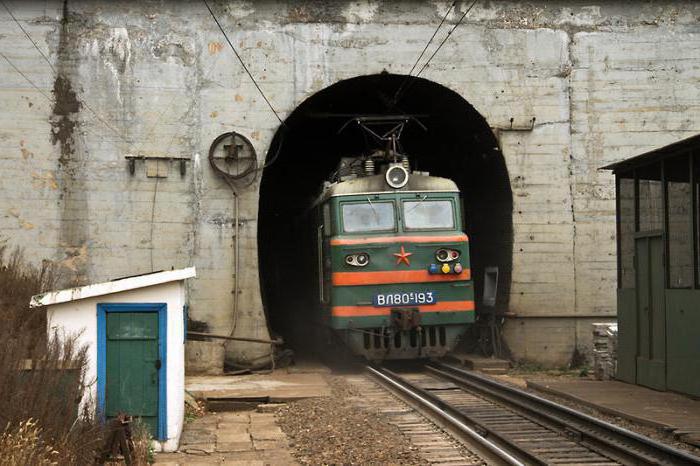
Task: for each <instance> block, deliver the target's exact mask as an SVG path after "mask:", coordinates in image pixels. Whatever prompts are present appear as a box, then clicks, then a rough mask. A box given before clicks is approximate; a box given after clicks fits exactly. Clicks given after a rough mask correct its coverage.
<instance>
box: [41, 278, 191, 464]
mask: <svg viewBox="0 0 700 466" xmlns="http://www.w3.org/2000/svg"><path fill="white" fill-rule="evenodd" d="M195 276H196V271H195V269H194V267H190V268H186V269H180V270H171V271H166V272H155V273H150V274H146V275H139V276H135V277H128V278H123V279H118V280H114V281H110V282H105V283H98V284H94V285H87V286H83V287H79V288H71V289H67V290H61V291H54V292H50V293H45V294H40V295H36V296H34V297H32V301H31V303H30V306H31V307H38V306H46V308H47V320H48V331H49V333H50V334H53V333H54V332H58V335H59V337H66V336H69V335H78V341H79V343H81V344H83V345H86V346H87V347H88V356H89V365H88V368H87V374H86V380H87V381H88V382H90V381H95V383H93V384H91V385H90V388H89V390H88V392H87V393H85V395H84V396H83V399H82V403H88V402H92V400H96V408H97V412H98V413H101V415H103V416H106V418H110V417H113V416H116V415H117V414H118V413H119V412H124V413H127V414H130V415H133V416H136V417H140V418H142V419H143V420H144V422H145V423H146V425H148V426H149V427H150V429H151V431H152V434H153V437H154V439H155V440H156V441H157V445H156V447H157V449H160V450H162V451H174V450H176V449H177V447H178V443H179V439H180V434H181V433H182V425H183V421H184V393H185V361H184V354H185V331H186V330H185V327H186V322H185V319H186V300H185V287H184V280H185V279H187V278H192V277H195ZM158 447H159V448H158Z"/></svg>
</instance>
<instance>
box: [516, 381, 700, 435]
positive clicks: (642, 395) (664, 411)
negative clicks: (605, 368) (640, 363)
mask: <svg viewBox="0 0 700 466" xmlns="http://www.w3.org/2000/svg"><path fill="white" fill-rule="evenodd" d="M527 386H528V387H530V388H534V389H536V390H540V391H543V392H546V393H551V394H553V395H557V396H560V397H562V398H568V399H570V400H573V401H575V402H577V403H581V404H583V405H587V406H590V407H593V408H596V409H598V410H600V411H603V412H606V413H608V414H611V415H614V416H619V417H622V418H626V419H629V420H631V421H634V422H638V423H640V424H645V425H648V426H651V427H655V428H660V429H664V430H667V431H669V432H673V433H674V434H675V435H677V436H678V437H679V438H681V439H682V440H685V441H688V442H689V443H694V444H697V443H696V442H700V400H694V399H692V398H688V397H686V396H684V395H680V394H677V393H671V392H658V391H655V390H651V389H648V388H645V387H641V386H639V385H632V384H628V383H624V382H619V381H615V380H606V381H600V380H562V381H536V380H528V381H527Z"/></svg>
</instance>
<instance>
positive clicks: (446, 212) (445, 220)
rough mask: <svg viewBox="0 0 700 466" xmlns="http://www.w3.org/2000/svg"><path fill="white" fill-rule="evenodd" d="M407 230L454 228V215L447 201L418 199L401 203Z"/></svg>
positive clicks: (450, 203) (450, 204) (449, 201)
mask: <svg viewBox="0 0 700 466" xmlns="http://www.w3.org/2000/svg"><path fill="white" fill-rule="evenodd" d="M403 221H404V226H405V227H406V229H407V230H448V229H454V228H455V214H454V209H453V207H452V201H451V200H449V199H425V198H423V199H418V200H415V201H413V200H412V201H404V202H403Z"/></svg>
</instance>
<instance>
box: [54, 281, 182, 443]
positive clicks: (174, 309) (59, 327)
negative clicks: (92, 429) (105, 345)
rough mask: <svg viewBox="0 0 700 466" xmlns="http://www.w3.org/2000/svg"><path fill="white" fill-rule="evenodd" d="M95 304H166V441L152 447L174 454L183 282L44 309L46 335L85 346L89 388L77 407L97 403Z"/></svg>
mask: <svg viewBox="0 0 700 466" xmlns="http://www.w3.org/2000/svg"><path fill="white" fill-rule="evenodd" d="M98 303H166V304H167V306H168V309H167V361H166V364H167V371H166V372H167V381H166V384H167V386H166V390H167V412H168V415H167V423H168V425H167V431H166V436H167V440H166V441H164V442H156V448H157V449H160V450H163V451H175V450H176V449H177V447H178V443H179V440H180V434H181V433H182V425H183V422H184V417H185V407H184V406H185V400H184V397H185V345H184V325H183V306H184V305H185V288H184V282H183V281H176V282H169V283H163V284H160V285H154V286H149V287H146V288H137V289H133V290H128V291H123V292H120V293H114V294H110V295H104V296H96V297H93V298H87V299H81V300H78V301H70V302H67V303H62V304H55V305H51V306H49V307H48V308H47V314H48V316H47V317H48V329H49V332H58V335H59V337H61V338H65V337H68V336H70V335H79V337H78V342H79V343H80V344H82V345H85V346H87V347H88V357H89V363H88V367H87V372H86V381H87V383H88V384H89V389H88V390H87V392H86V393H85V395H84V397H83V400H82V401H81V404H85V403H91V404H93V405H96V402H97V304H98Z"/></svg>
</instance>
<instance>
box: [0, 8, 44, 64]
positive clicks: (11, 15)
mask: <svg viewBox="0 0 700 466" xmlns="http://www.w3.org/2000/svg"><path fill="white" fill-rule="evenodd" d="M0 3H2V6H3V7H4V8H5V10H6V11H7V13H8V14H9V15H10V17H11V18H12V20H13V21H14V22H15V24H17V26H19V28H20V29H21V30H22V32H23V33H24V35H25V36H27V39H29V42H31V43H32V45H33V46H34V48H35V49H37V50H38V51H39V53H40V54H41V56H42V57H44V60H46V63H48V64H49V66H50V67H51V70H52V71H53V72H54V74H57V73H56V69H55V68H54V66H53V64H52V63H51V61H50V60H49V58H48V57H47V56H46V54H44V52H43V51H42V50H41V49H40V48H39V46H38V45H37V43H36V42H34V39H32V36H30V35H29V33H28V32H27V31H26V30H25V29H24V28H23V27H22V25H21V24H20V22H19V21H18V20H17V18H16V17H15V15H14V14H13V13H12V11H11V10H10V8H9V7H8V6H7V4H6V3H5V1H4V0H0Z"/></svg>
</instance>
